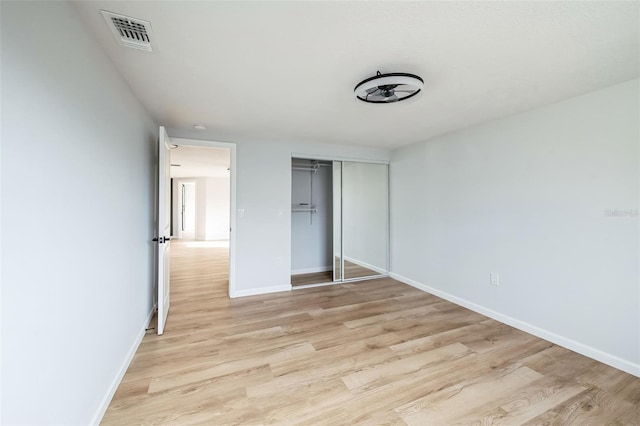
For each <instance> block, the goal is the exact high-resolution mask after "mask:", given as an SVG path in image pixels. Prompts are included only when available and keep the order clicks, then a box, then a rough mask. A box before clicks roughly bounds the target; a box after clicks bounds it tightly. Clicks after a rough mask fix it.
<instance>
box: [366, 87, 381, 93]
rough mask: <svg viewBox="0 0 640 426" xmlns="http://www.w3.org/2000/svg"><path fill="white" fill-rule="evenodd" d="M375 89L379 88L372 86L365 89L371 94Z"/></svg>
mask: <svg viewBox="0 0 640 426" xmlns="http://www.w3.org/2000/svg"><path fill="white" fill-rule="evenodd" d="M376 90H380V89H379V88H378V87H372V88H371V89H367V90H366V92H367V93H369V94H371V93H373V92H375V91H376Z"/></svg>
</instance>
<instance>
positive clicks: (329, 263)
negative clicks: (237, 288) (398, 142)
mask: <svg viewBox="0 0 640 426" xmlns="http://www.w3.org/2000/svg"><path fill="white" fill-rule="evenodd" d="M291 203H292V204H291V267H292V271H291V284H292V285H293V286H294V287H301V286H307V285H321V284H332V283H333V284H335V283H342V282H346V281H354V280H361V279H369V278H376V277H381V276H385V275H387V274H388V269H389V172H388V165H387V164H379V163H367V162H358V161H329V160H321V159H305V158H295V157H294V158H292V161H291Z"/></svg>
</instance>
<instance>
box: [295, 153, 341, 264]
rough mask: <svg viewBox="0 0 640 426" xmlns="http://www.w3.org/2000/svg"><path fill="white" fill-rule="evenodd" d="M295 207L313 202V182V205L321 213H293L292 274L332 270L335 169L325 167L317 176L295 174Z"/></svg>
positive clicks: (315, 174)
mask: <svg viewBox="0 0 640 426" xmlns="http://www.w3.org/2000/svg"><path fill="white" fill-rule="evenodd" d="M291 179H292V182H291V203H292V207H293V206H294V205H297V204H299V203H309V202H310V201H311V200H310V198H309V197H310V188H311V179H313V200H312V201H313V205H315V207H316V209H317V213H306V212H295V213H292V214H291V273H292V274H304V273H310V272H320V271H331V270H332V266H331V258H332V256H331V250H332V242H333V238H332V235H333V200H332V194H333V182H332V179H331V166H328V167H327V166H321V167H320V168H319V169H318V170H317V171H316V172H315V173H313V172H309V171H304V170H293V171H292V172H291Z"/></svg>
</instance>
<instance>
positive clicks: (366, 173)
mask: <svg viewBox="0 0 640 426" xmlns="http://www.w3.org/2000/svg"><path fill="white" fill-rule="evenodd" d="M335 196H336V195H335V192H334V197H335ZM341 200H342V202H341V228H342V230H341V231H342V232H341V234H342V235H341V236H342V238H341V249H342V250H341V256H340V260H341V261H340V267H341V273H342V279H343V280H351V279H356V278H366V277H375V276H379V275H386V274H387V273H388V270H389V255H388V247H389V172H388V166H387V165H386V164H375V163H362V162H354V161H343V162H342V173H341ZM334 248H335V247H334Z"/></svg>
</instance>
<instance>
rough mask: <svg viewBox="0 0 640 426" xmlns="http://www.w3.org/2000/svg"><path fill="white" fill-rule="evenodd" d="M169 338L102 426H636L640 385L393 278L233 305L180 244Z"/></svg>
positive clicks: (128, 382) (212, 266)
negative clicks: (185, 425)
mask: <svg viewBox="0 0 640 426" xmlns="http://www.w3.org/2000/svg"><path fill="white" fill-rule="evenodd" d="M172 244H173V250H172V265H171V266H172V296H171V297H172V302H171V311H170V314H169V320H168V322H167V331H166V333H165V334H164V335H163V336H157V335H155V334H151V333H150V334H148V335H147V336H145V338H144V341H143V342H142V344H141V346H140V348H139V349H138V351H137V354H136V356H135V359H134V360H133V362H132V364H131V366H130V367H129V370H128V371H127V374H126V375H125V377H124V380H123V382H122V384H121V385H120V387H119V388H118V391H117V392H116V395H115V397H114V398H113V401H112V402H111V405H110V407H109V409H108V411H107V413H106V415H105V417H104V420H103V424H105V425H111V424H117V425H122V424H180V425H182V424H195V423H199V424H209V425H228V424H246V425H258V424H307V425H340V424H344V425H351V424H394V425H403V424H408V425H421V426H422V425H452V424H478V425H480V424H482V425H488V424H509V425H520V424H556V425H567V424H569V425H571V424H572V425H587V424H592V425H605V424H623V425H631V424H636V425H637V424H640V409H639V407H640V379H638V378H636V377H634V376H631V375H629V374H626V373H623V372H621V371H619V370H616V369H614V368H611V367H608V366H606V365H604V364H601V363H599V362H596V361H593V360H591V359H589V358H586V357H583V356H581V355H578V354H576V353H573V352H571V351H569V350H566V349H563V348H561V347H558V346H556V345H553V344H551V343H549V342H546V341H544V340H541V339H538V338H536V337H533V336H531V335H529V334H526V333H523V332H521V331H518V330H515V329H513V328H511V327H508V326H506V325H503V324H501V323H499V322H496V321H494V320H491V319H488V318H486V317H484V316H482V315H479V314H477V313H474V312H472V311H469V310H467V309H464V308H461V307H459V306H456V305H454V304H452V303H449V302H446V301H444V300H442V299H439V298H437V297H434V296H431V295H428V294H426V293H423V292H421V291H419V290H416V289H414V288H412V287H409V286H406V285H404V284H401V283H399V282H397V281H394V280H392V279H378V280H373V281H362V282H358V283H352V284H345V285H339V286H328V287H317V288H310V289H304V290H296V291H293V292H286V293H278V294H272V295H264V296H254V297H247V298H242V299H234V300H229V299H228V298H227V275H226V273H225V268H226V249H217V248H205V247H188V246H187V245H186V244H184V243H179V242H176V243H173V242H172Z"/></svg>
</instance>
